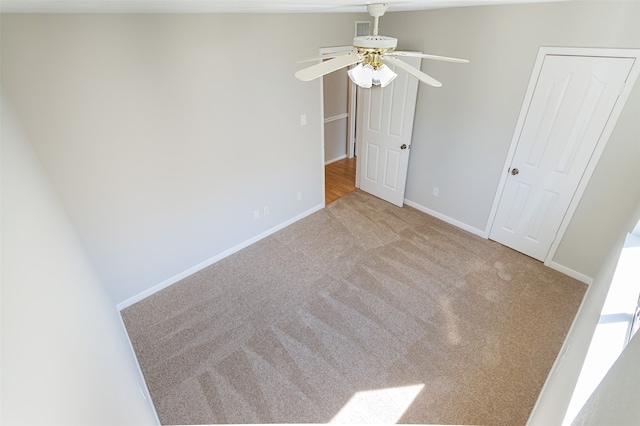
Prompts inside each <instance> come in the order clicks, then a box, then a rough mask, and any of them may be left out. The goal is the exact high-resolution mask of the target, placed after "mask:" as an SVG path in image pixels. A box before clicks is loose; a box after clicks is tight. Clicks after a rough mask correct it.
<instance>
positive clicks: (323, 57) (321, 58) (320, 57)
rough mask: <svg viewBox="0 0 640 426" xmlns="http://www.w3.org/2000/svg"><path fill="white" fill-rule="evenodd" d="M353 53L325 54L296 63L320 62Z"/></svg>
mask: <svg viewBox="0 0 640 426" xmlns="http://www.w3.org/2000/svg"><path fill="white" fill-rule="evenodd" d="M350 53H353V51H349V52H336V53H327V54H324V55H318V56H312V57H310V58H304V59H300V60H299V61H298V62H297V63H299V64H301V63H303V62H311V61H320V60H324V59H331V58H337V57H338V56H344V55H348V54H350Z"/></svg>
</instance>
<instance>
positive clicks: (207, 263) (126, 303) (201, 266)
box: [116, 203, 324, 311]
mask: <svg viewBox="0 0 640 426" xmlns="http://www.w3.org/2000/svg"><path fill="white" fill-rule="evenodd" d="M322 208H324V203H323V204H318V205H317V206H315V207H312V208H311V209H309V210H307V211H305V212H303V213H300V214H299V215H297V216H295V217H293V218H291V219H289V220H286V221H284V222H282V223H281V224H279V225H276V226H274V227H273V228H271V229H268V230H266V231H265V232H263V233H261V234H259V235H256V236H255V237H252V238H249V239H248V240H246V241H243V242H241V243H240V244H238V245H235V246H233V247H231V248H230V249H228V250H225V251H223V252H222V253H220V254H218V255H216V256H213V257H212V258H210V259H207V260H205V261H204V262H200V263H198V264H197V265H195V266H192V267H191V268H189V269H187V270H186V271H183V272H181V273H179V274H177V275H174V276H173V277H171V278H168V279H166V280H164V281H162V282H161V283H159V284H156V285H154V286H153V287H151V288H149V289H147V290H145V291H143V292H141V293H139V294H136V295H135V296H132V297H130V298H128V299H127V300H125V301H123V302H120V303H118V304H117V305H116V308H117V309H118V310H119V311H121V310H123V309H125V308H127V307H129V306H131V305H133V304H134V303H137V302H139V301H141V300H142V299H144V298H146V297H149V296H151V295H152V294H154V293H157V292H159V291H160V290H163V289H165V288H167V287H169V286H170V285H171V284H175V283H177V282H178V281H180V280H183V279H185V278H186V277H188V276H189V275H192V274H195V273H196V272H198V271H199V270H201V269H204V268H206V267H207V266H210V265H213V264H214V263H216V262H218V261H220V260H222V259H224V258H225V257H227V256H230V255H232V254H233V253H235V252H237V251H240V250H242V249H243V248H245V247H248V246H250V245H251V244H253V243H256V242H258V241H260V240H261V239H263V238H266V237H268V236H269V235H271V234H273V233H275V232H277V231H279V230H281V229H282V228H285V227H287V226H289V225H291V224H292V223H295V222H297V221H299V220H300V219H303V218H305V217H307V216H309V215H310V214H312V213H315V212H317V211H318V210H320V209H322Z"/></svg>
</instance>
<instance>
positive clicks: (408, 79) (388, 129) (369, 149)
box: [357, 57, 421, 206]
mask: <svg viewBox="0 0 640 426" xmlns="http://www.w3.org/2000/svg"><path fill="white" fill-rule="evenodd" d="M402 60H403V61H405V62H407V63H409V64H410V65H412V66H414V67H416V68H420V62H421V59H420V58H410V57H405V58H402ZM390 67H391V66H390ZM391 68H392V69H393V67H391ZM394 71H395V70H394ZM396 72H397V73H398V77H396V79H395V80H394V81H393V82H392V83H391V84H390V85H388V86H387V87H384V88H382V87H380V86H373V87H372V88H371V89H360V90H362V97H361V102H362V103H361V104H360V105H361V108H360V110H359V111H358V132H357V133H358V135H359V136H358V141H359V143H360V145H361V148H360V156H361V158H360V159H359V161H358V168H359V176H360V179H359V185H360V189H362V190H363V191H366V192H369V193H370V194H373V195H375V196H376V197H379V198H382V199H383V200H386V201H388V202H390V203H393V204H395V205H397V206H402V205H403V204H404V190H405V185H406V181H407V168H408V165H409V152H410V149H409V148H410V146H411V134H412V131H413V117H414V114H415V106H416V97H417V93H418V80H417V79H416V78H414V77H412V76H410V75H409V74H407V73H406V72H404V71H403V70H397V71H396ZM403 145H404V148H403Z"/></svg>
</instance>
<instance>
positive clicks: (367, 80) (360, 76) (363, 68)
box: [347, 64, 398, 89]
mask: <svg viewBox="0 0 640 426" xmlns="http://www.w3.org/2000/svg"><path fill="white" fill-rule="evenodd" d="M347 74H349V78H350V79H351V81H353V82H354V83H355V84H357V85H358V86H360V87H363V88H365V89H368V88H370V87H371V85H372V84H375V85H376V86H381V87H385V86H387V85H388V84H389V83H391V82H392V81H393V80H394V79H395V78H396V77H397V76H398V74H396V73H395V72H393V71H391V68H389V67H388V66H386V65H384V64H383V65H380V66H379V67H377V68H374V67H373V66H372V65H370V64H358V65H357V66H355V67H354V68H352V69H350V70H349V71H348V72H347Z"/></svg>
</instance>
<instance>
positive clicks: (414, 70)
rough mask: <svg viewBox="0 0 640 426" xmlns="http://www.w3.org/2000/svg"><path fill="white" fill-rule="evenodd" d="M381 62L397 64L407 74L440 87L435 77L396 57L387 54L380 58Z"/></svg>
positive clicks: (440, 84)
mask: <svg viewBox="0 0 640 426" xmlns="http://www.w3.org/2000/svg"><path fill="white" fill-rule="evenodd" d="M382 61H383V62H386V63H388V64H394V65H395V66H397V67H398V68H402V69H403V70H405V71H406V72H408V73H409V74H411V75H412V76H414V77H416V78H417V79H418V80H420V81H422V82H424V83H426V84H428V85H430V86H433V87H442V83H440V82H439V81H438V80H436V79H435V78H433V77H431V76H429V75H427V74H425V73H423V72H422V71H420V70H419V69H417V68H414V67H412V66H411V65H409V64H407V63H406V62H402V61H401V60H400V59H396V58H393V57H389V56H386V55H385V56H384V57H383V58H382Z"/></svg>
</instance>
